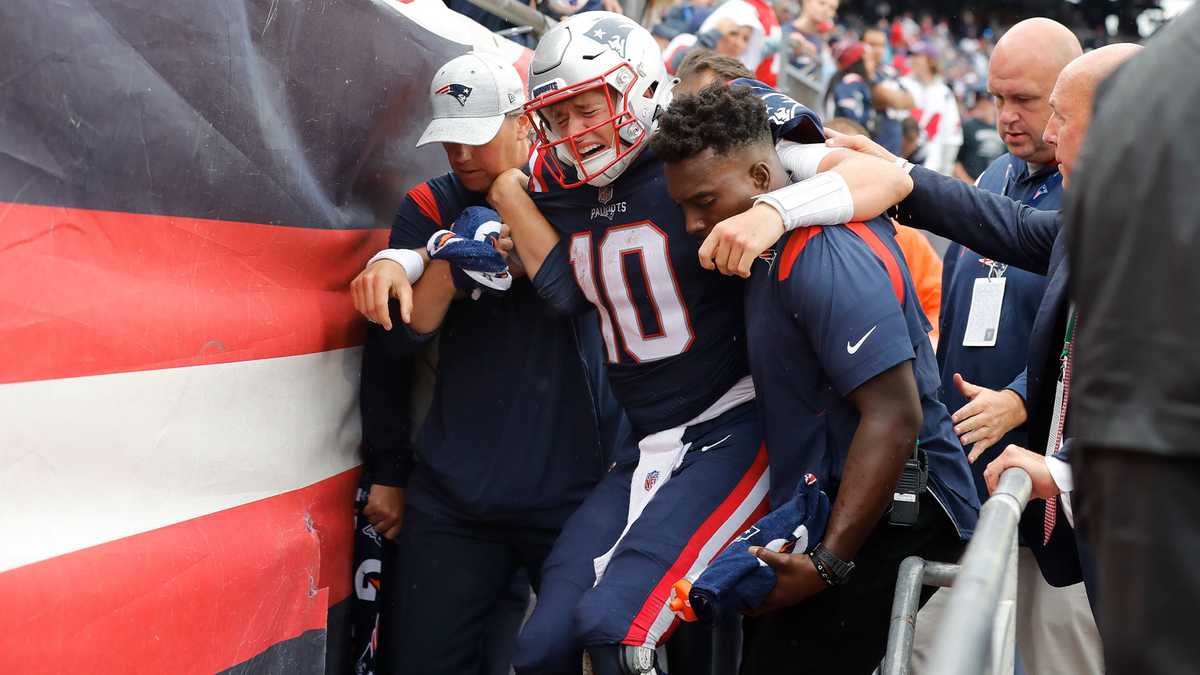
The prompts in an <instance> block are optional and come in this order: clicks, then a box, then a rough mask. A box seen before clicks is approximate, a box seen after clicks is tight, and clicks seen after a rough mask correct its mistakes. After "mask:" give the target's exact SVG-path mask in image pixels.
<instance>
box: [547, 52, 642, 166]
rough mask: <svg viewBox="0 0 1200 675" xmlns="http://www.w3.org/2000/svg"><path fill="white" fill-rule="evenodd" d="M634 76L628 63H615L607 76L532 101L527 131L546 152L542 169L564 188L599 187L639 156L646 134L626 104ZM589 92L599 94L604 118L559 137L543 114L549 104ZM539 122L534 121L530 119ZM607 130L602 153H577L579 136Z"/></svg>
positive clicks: (632, 87)
mask: <svg viewBox="0 0 1200 675" xmlns="http://www.w3.org/2000/svg"><path fill="white" fill-rule="evenodd" d="M637 81H638V75H637V73H635V72H634V70H633V67H632V66H631V65H630V64H628V63H624V62H623V63H619V64H617V65H616V66H613V67H612V68H611V69H609V70H608V71H607V72H605V73H603V74H601V75H599V76H597V77H594V78H591V79H588V80H584V81H582V82H579V83H576V84H573V85H571V86H570V87H566V88H564V89H555V90H552V91H549V92H547V93H545V94H543V95H541V96H538V97H536V98H534V99H533V100H531V101H530V102H529V103H528V104H527V105H526V106H525V112H526V114H527V115H528V116H529V118H530V120H529V121H530V122H531V123H532V126H533V127H534V128H535V129H537V135H538V142H539V144H540V145H541V146H542V148H543V149H544V150H553V151H554V152H546V153H545V155H544V156H545V157H546V158H547V162H546V166H547V167H548V168H549V169H550V173H551V175H553V176H554V178H555V180H557V181H558V182H559V183H560V184H561V185H562V186H563V187H564V188H574V187H578V186H580V185H583V184H585V183H591V184H592V185H604V184H607V183H608V182H611V180H612V179H615V176H611V177H608V178H607V180H606V179H605V176H604V174H605V172H607V171H609V170H610V169H612V168H613V167H615V166H617V165H618V164H620V163H621V162H622V160H624V159H626V158H627V157H629V156H630V155H632V154H634V153H636V152H638V151H639V150H640V149H641V148H642V147H644V144H643V143H642V141H643V140H644V139H645V138H646V134H647V130H646V127H645V125H643V124H642V123H641V122H639V121H638V119H637V117H636V115H634V113H633V111H632V110H630V107H629V99H630V95H631V92H632V91H633V90H634V85H635V84H636V83H637ZM589 91H600V92H601V93H603V95H604V101H605V104H606V106H607V111H608V112H607V114H606V115H605V116H604V118H603V119H602V120H600V121H599V122H597V123H596V124H593V125H591V126H589V127H587V128H585V129H582V130H580V131H578V132H576V133H574V134H570V135H567V136H562V135H560V134H559V133H558V132H556V131H554V129H553V125H551V123H550V120H549V119H547V114H546V111H547V110H548V109H549V108H550V107H551V106H553V105H556V104H559V103H563V102H564V101H567V100H569V99H572V98H574V97H576V96H578V95H580V94H583V93H585V92H589ZM535 115H536V116H537V117H539V118H540V120H539V119H535V118H534V116H535ZM605 127H608V128H609V129H611V132H612V133H611V141H610V143H611V145H610V147H607V148H604V149H603V150H599V151H593V152H592V153H590V154H587V155H585V154H584V153H583V152H581V150H580V142H581V139H582V137H584V136H586V135H588V134H590V133H592V132H594V131H596V130H598V129H603V128H605ZM564 164H566V165H569V166H572V167H574V168H575V173H576V174H577V180H575V181H568V174H567V172H566V171H565V170H564V169H565V167H564Z"/></svg>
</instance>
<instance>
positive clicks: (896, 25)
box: [448, 0, 1111, 182]
mask: <svg viewBox="0 0 1200 675" xmlns="http://www.w3.org/2000/svg"><path fill="white" fill-rule="evenodd" d="M448 4H449V5H450V7H451V8H452V9H454V10H456V11H459V12H462V13H464V14H466V15H468V16H471V17H472V18H474V19H475V20H476V21H479V22H481V23H483V24H484V25H485V26H487V27H489V28H491V29H493V30H498V31H504V32H506V33H507V34H509V35H510V37H512V38H514V39H516V40H517V41H519V42H520V41H524V42H526V43H527V44H528V45H529V46H531V47H532V45H533V36H532V34H530V33H523V32H521V28H519V27H514V26H512V25H511V24H508V23H506V22H505V21H504V20H503V19H500V18H498V17H496V16H493V15H490V14H488V13H487V12H486V11H485V10H483V9H481V8H479V7H477V6H476V5H474V4H471V3H470V2H469V1H468V0H449V3H448ZM531 4H532V5H533V6H534V7H536V8H537V9H538V10H539V11H541V12H543V13H544V14H546V15H548V16H551V17H553V18H555V19H558V20H562V19H563V18H566V17H568V16H570V15H572V14H576V13H580V12H585V11H594V10H606V11H621V12H622V13H624V14H625V15H627V16H630V17H632V18H634V19H637V20H638V21H639V22H640V23H641V24H642V25H643V26H644V27H646V28H648V29H649V30H650V31H651V33H652V34H653V35H654V37H655V38H656V39H657V40H658V42H659V45H660V47H662V50H663V58H664V60H665V61H666V65H667V69H668V71H669V72H672V73H673V72H674V71H675V70H676V69H677V68H678V67H679V65H680V64H681V63H682V61H683V59H684V58H685V57H686V55H687V54H688V53H690V52H692V51H695V50H698V49H707V50H711V51H714V52H716V53H718V54H722V55H726V56H730V57H732V58H736V59H738V60H739V61H741V62H742V63H743V64H744V65H745V66H746V67H747V68H748V69H750V71H751V72H753V73H754V74H755V77H756V78H757V79H759V80H761V81H763V82H765V83H767V84H769V85H772V86H775V87H778V88H779V89H781V90H784V91H786V92H788V93H789V94H791V96H792V97H793V98H794V99H796V100H798V101H800V102H801V103H804V104H806V105H808V107H809V108H811V109H812V110H814V111H815V112H817V113H818V114H819V115H821V117H822V119H824V120H826V121H833V120H835V119H837V118H841V119H838V120H837V123H838V124H839V125H847V124H848V123H850V124H849V125H848V126H845V127H844V128H846V129H849V130H851V131H859V130H861V131H862V132H864V133H866V134H867V135H869V136H870V137H871V138H872V139H873V140H875V141H876V142H878V143H880V144H881V145H883V146H884V147H885V148H887V149H888V150H890V151H891V152H893V153H894V154H896V155H898V156H902V157H905V158H906V159H909V160H910V161H913V162H914V163H916V164H922V165H924V166H926V167H929V168H931V169H934V170H936V171H938V172H940V173H944V174H948V175H954V176H957V177H959V178H961V179H963V180H966V181H968V182H973V181H974V180H975V179H976V178H977V177H978V176H979V174H980V173H982V171H983V169H984V168H986V167H987V165H988V164H989V163H990V162H991V161H992V160H994V159H995V158H996V157H998V156H999V155H1001V154H1002V153H1003V152H1004V146H1003V143H1002V141H1001V139H1000V137H999V135H998V134H997V133H996V131H995V126H996V119H995V115H996V112H995V107H994V105H993V103H992V101H991V97H990V96H989V95H988V93H987V88H986V81H987V67H988V62H989V60H990V58H991V54H992V50H993V48H994V47H995V42H996V39H997V37H998V36H999V35H1002V34H1003V32H1004V30H1005V29H1006V28H1007V26H1006V25H1000V24H997V23H995V22H992V21H989V20H984V19H981V18H979V17H978V16H977V15H976V13H975V12H973V11H972V10H971V9H969V8H966V9H964V10H963V11H962V12H961V13H959V14H956V15H954V16H952V17H944V16H933V15H931V14H928V13H914V12H912V11H893V10H892V9H891V8H890V7H889V6H888V5H886V4H883V5H880V6H879V7H877V8H876V10H875V13H874V15H873V16H871V17H866V16H863V15H861V14H857V13H850V12H840V11H839V0H774V1H771V0H724V1H723V2H722V1H721V0H623V1H622V2H617V0H532V2H531ZM1074 30H1075V32H1076V33H1077V34H1078V35H1079V36H1080V38H1081V41H1082V42H1083V44H1084V45H1085V46H1086V47H1088V48H1093V47H1098V46H1102V45H1103V44H1105V43H1107V42H1109V41H1110V40H1111V38H1110V37H1109V36H1108V35H1107V34H1106V33H1105V32H1104V30H1103V29H1096V28H1089V27H1084V26H1077V27H1075V28H1074Z"/></svg>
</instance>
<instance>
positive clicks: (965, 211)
mask: <svg viewBox="0 0 1200 675" xmlns="http://www.w3.org/2000/svg"><path fill="white" fill-rule="evenodd" d="M911 175H912V179H913V191H912V194H910V195H909V196H908V198H907V199H905V200H904V201H902V202H901V203H900V204H898V205H897V207H896V208H895V210H894V211H895V213H894V215H895V217H896V218H897V220H899V221H900V222H901V223H903V224H905V225H908V226H910V227H916V228H920V229H925V230H929V231H930V232H933V233H935V234H939V235H941V236H943V237H946V238H947V239H951V240H954V241H956V242H958V243H960V244H962V245H964V246H966V247H968V248H970V249H972V250H975V251H978V252H979V253H982V254H983V255H985V256H987V257H989V258H992V259H994V260H997V261H999V262H1003V263H1007V264H1009V265H1015V266H1017V267H1020V268H1022V269H1025V270H1028V271H1030V272H1033V273H1035V274H1043V275H1045V276H1046V277H1047V279H1048V281H1047V285H1046V292H1045V295H1043V296H1042V302H1041V305H1040V306H1039V307H1038V311H1037V316H1036V318H1035V319H1034V323H1033V329H1032V330H1031V331H1030V334H1029V364H1028V384H1027V394H1028V396H1027V398H1026V409H1027V410H1028V412H1029V421H1028V422H1027V423H1026V429H1027V431H1028V434H1029V439H1030V443H1031V444H1032V445H1033V446H1034V447H1032V448H1030V449H1031V450H1033V451H1034V452H1041V451H1042V450H1044V449H1045V439H1046V438H1047V436H1048V435H1049V432H1050V421H1051V418H1052V415H1053V407H1054V394H1055V386H1056V384H1057V382H1058V371H1059V355H1060V354H1061V353H1062V344H1063V334H1064V331H1065V330H1066V322H1067V311H1068V308H1069V302H1068V299H1067V265H1066V242H1065V241H1064V239H1063V238H1062V237H1060V236H1059V233H1060V231H1061V229H1062V217H1061V215H1060V213H1059V212H1058V211H1039V210H1037V209H1034V208H1032V207H1029V206H1026V205H1024V204H1021V203H1020V202H1017V201H1013V200H1012V199H1009V198H1007V197H1004V196H1001V195H997V194H993V193H990V192H986V191H984V190H979V189H976V188H973V187H971V186H969V185H967V184H965V183H963V182H962V181H960V180H957V179H955V178H951V177H949V176H943V175H941V174H939V173H937V172H936V171H930V170H928V169H926V168H924V167H919V166H918V167H914V168H913V171H912V174H911ZM1069 417H1070V416H1069V415H1068V419H1069ZM1067 450H1068V448H1067V447H1066V445H1065V443H1064V448H1063V451H1064V452H1065V451H1067ZM1059 457H1061V458H1063V459H1066V457H1065V456H1064V454H1063V453H1062V452H1060V453H1059ZM1044 513H1045V502H1043V501H1041V500H1038V501H1034V502H1031V503H1030V504H1029V506H1027V507H1026V508H1025V513H1024V515H1023V516H1022V518H1021V531H1022V533H1023V534H1024V535H1025V539H1026V540H1027V541H1028V542H1030V543H1031V547H1030V548H1031V549H1032V550H1033V553H1034V555H1035V556H1036V557H1037V560H1038V565H1039V567H1041V570H1042V575H1043V576H1044V577H1045V578H1046V581H1047V582H1049V583H1050V584H1052V585H1054V586H1067V585H1070V584H1074V583H1078V582H1079V581H1081V580H1082V578H1083V577H1082V573H1081V571H1080V566H1079V553H1078V550H1077V547H1076V544H1075V536H1074V533H1073V531H1072V530H1071V528H1070V527H1069V526H1068V525H1067V521H1066V516H1065V515H1064V513H1063V509H1059V510H1058V518H1059V523H1058V525H1056V526H1055V530H1054V535H1053V536H1052V537H1051V538H1050V543H1049V544H1048V545H1046V546H1045V547H1043V546H1042V545H1041V542H1042V519H1043V514H1044Z"/></svg>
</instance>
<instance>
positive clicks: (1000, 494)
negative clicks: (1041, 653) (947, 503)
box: [880, 468, 1033, 675]
mask: <svg viewBox="0 0 1200 675" xmlns="http://www.w3.org/2000/svg"><path fill="white" fill-rule="evenodd" d="M1032 489H1033V484H1032V482H1031V481H1030V479H1029V474H1027V473H1025V470H1024V469H1019V468H1010V469H1008V470H1006V471H1005V472H1004V473H1003V474H1001V476H1000V481H999V483H998V484H997V486H996V490H995V491H993V492H992V496H991V497H990V498H988V500H987V501H986V502H984V504H983V508H981V509H980V510H979V521H978V523H977V524H976V525H975V535H974V536H973V537H972V538H971V542H970V543H969V544H968V545H967V550H966V553H964V554H963V558H962V562H961V563H960V564H958V565H947V564H945V563H934V562H927V561H925V560H922V559H921V558H917V557H911V558H907V559H905V560H904V562H903V563H901V566H900V572H899V575H898V578H897V583H896V596H895V598H894V600H893V602H892V622H891V626H890V628H889V630H888V645H887V652H886V653H885V656H884V661H883V665H882V667H881V669H880V673H881V675H905V674H907V673H908V672H909V664H910V661H911V658H912V643H913V634H914V632H915V630H916V614H917V604H918V600H919V598H920V594H921V587H922V586H924V585H929V586H949V587H950V599H949V602H948V603H947V605H946V610H945V612H944V613H943V614H942V618H941V626H942V630H940V631H939V633H938V636H937V637H936V638H935V640H934V642H933V654H932V657H931V659H930V667H929V668H928V672H929V673H930V675H975V674H976V673H991V674H992V675H999V674H1000V673H1012V672H1013V662H1014V656H1015V654H1014V645H1015V643H1016V597H1017V524H1018V523H1019V522H1020V521H1021V512H1022V511H1024V510H1025V505H1026V504H1028V503H1029V496H1030V493H1031V491H1032Z"/></svg>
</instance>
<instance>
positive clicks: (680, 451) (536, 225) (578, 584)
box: [489, 12, 905, 674]
mask: <svg viewBox="0 0 1200 675" xmlns="http://www.w3.org/2000/svg"><path fill="white" fill-rule="evenodd" d="M529 83H530V89H531V95H532V96H533V99H532V100H531V101H530V103H529V104H528V105H527V106H526V110H527V112H528V113H529V114H530V116H531V118H533V121H534V122H535V126H537V127H538V129H539V134H540V141H541V145H542V149H541V152H540V153H539V154H538V155H537V156H536V157H535V159H534V161H533V163H532V166H531V170H530V174H529V175H528V176H526V175H525V174H524V173H523V172H519V171H509V172H506V173H505V174H503V175H501V176H500V177H499V178H497V180H496V182H495V183H493V186H492V189H491V191H490V192H489V201H490V203H492V204H493V205H494V206H495V207H496V208H497V210H498V211H499V212H500V214H501V215H502V216H503V220H504V222H505V223H507V224H508V225H509V226H510V227H511V228H512V231H513V238H514V241H515V242H516V245H517V250H518V251H519V253H520V257H521V259H522V261H523V262H524V265H525V268H526V271H527V272H528V274H529V275H530V276H531V277H532V279H533V281H534V285H535V286H536V287H537V288H538V289H539V293H541V294H542V296H543V297H544V298H545V299H547V300H548V301H550V302H551V304H552V305H553V306H555V307H557V308H558V309H561V310H566V311H579V310H581V308H583V307H585V306H586V304H585V299H586V302H590V303H591V304H592V305H593V306H594V307H595V308H596V311H597V314H598V315H599V317H600V326H601V333H602V336H603V338H604V343H605V349H606V352H607V357H608V370H609V374H610V379H611V381H612V384H613V388H614V391H615V393H616V394H617V397H618V399H619V400H620V402H621V403H622V405H623V406H624V408H625V411H626V413H627V415H628V416H629V418H630V420H631V422H632V423H633V425H634V427H635V431H636V432H637V434H638V436H639V438H641V441H640V443H639V450H640V452H639V457H638V460H637V462H636V464H635V463H633V462H629V463H626V464H623V465H618V466H616V467H614V469H613V470H611V471H610V472H609V474H608V475H607V476H606V477H605V478H604V479H603V480H602V481H601V483H600V484H599V485H598V486H597V488H596V489H595V491H594V492H593V493H592V494H591V495H590V496H589V497H588V499H587V500H586V501H585V502H584V504H583V505H582V506H581V507H580V509H579V511H578V512H576V514H575V515H574V516H572V518H571V520H570V521H569V522H568V523H567V525H566V527H565V528H564V532H563V534H562V536H561V537H560V539H559V541H558V543H557V544H556V545H555V550H554V551H553V552H552V553H551V555H550V558H549V560H548V561H547V563H546V567H545V569H544V578H543V583H542V591H541V593H540V595H539V604H538V607H537V608H536V609H535V611H534V614H533V616H532V617H531V618H530V620H529V622H528V623H527V625H526V627H525V630H524V631H523V633H522V636H521V640H520V645H519V649H518V655H517V662H516V664H515V665H516V667H517V670H518V672H521V673H542V672H555V673H561V672H573V671H577V670H578V663H579V661H578V649H579V645H582V646H583V647H584V648H586V650H587V652H588V654H589V655H590V658H591V663H592V667H593V669H594V672H596V673H600V674H606V673H614V674H615V673H631V672H632V673H643V672H650V671H651V670H652V669H653V663H654V655H653V654H654V652H653V650H654V648H655V647H656V646H657V645H658V643H659V642H660V640H661V639H662V638H663V637H664V636H665V635H667V634H668V633H669V631H670V630H671V629H672V628H673V627H674V625H675V622H676V617H675V616H674V615H673V614H672V612H671V610H670V608H669V606H668V605H667V600H668V596H669V592H670V587H671V584H672V583H674V582H675V581H676V580H677V579H679V578H681V577H683V576H687V575H688V574H691V573H694V572H696V571H698V570H700V569H702V568H703V567H704V566H705V565H706V564H707V563H708V562H709V561H710V560H711V559H712V558H713V557H714V556H715V555H716V553H718V552H719V551H720V549H721V548H722V547H723V545H724V543H725V542H726V541H728V540H729V539H730V538H732V536H733V535H734V534H736V533H737V532H739V531H741V530H743V529H745V527H746V526H747V525H749V524H750V523H752V522H754V520H756V519H757V517H758V516H760V515H762V513H763V512H764V509H765V506H766V500H765V497H766V488H767V484H768V477H767V473H766V464H767V459H766V455H765V452H764V449H763V447H762V443H761V433H760V430H759V426H758V422H757V419H756V414H755V412H756V411H755V407H754V405H753V403H752V401H753V399H754V386H753V384H752V383H751V382H750V379H749V376H748V373H749V366H748V363H747V357H746V352H745V334H744V325H743V316H742V293H743V285H742V283H741V282H740V281H739V280H736V279H730V278H728V277H722V276H721V275H717V274H712V273H710V272H708V271H706V270H705V269H704V267H702V266H701V265H700V264H697V261H698V260H701V259H703V258H704V257H705V256H707V261H706V265H705V266H706V267H709V268H712V267H714V266H715V267H717V268H719V269H722V270H725V271H729V272H739V273H743V274H746V273H748V271H749V266H750V260H746V259H745V256H744V251H745V250H748V247H749V248H753V247H754V246H756V245H757V244H756V242H754V241H743V240H741V239H738V238H736V237H734V238H730V237H728V236H727V235H726V234H725V231H726V230H727V229H730V226H729V225H728V223H730V222H733V223H734V225H735V226H736V224H737V223H738V222H739V221H741V220H745V221H747V222H751V223H753V224H754V225H755V226H756V227H757V226H759V225H762V224H763V223H766V224H767V225H768V229H769V226H772V225H773V226H775V227H777V228H778V234H776V235H775V236H774V238H773V239H771V242H768V244H769V243H773V242H774V240H775V239H778V237H779V235H780V234H782V232H783V227H784V222H785V218H786V219H787V221H788V222H792V223H799V224H807V223H808V222H809V221H812V222H840V221H839V220H838V219H839V218H840V219H841V220H848V219H850V218H851V217H858V218H867V217H871V216H874V215H877V214H878V213H880V212H882V210H883V209H884V208H885V207H886V206H888V205H890V204H891V203H893V202H894V201H895V200H896V199H897V198H898V196H897V195H894V194H892V193H890V192H888V191H886V190H885V191H880V190H878V189H876V188H875V187H874V186H875V185H876V184H877V183H876V182H875V181H874V180H873V179H874V178H876V177H877V176H878V175H879V174H880V173H881V172H882V173H896V172H899V174H900V176H899V177H898V178H897V180H898V181H901V182H902V180H903V178H905V176H903V173H902V170H901V169H900V168H899V167H896V166H893V165H889V164H887V163H886V162H881V161H878V160H875V159H873V158H866V157H863V156H859V155H854V154H853V153H832V154H831V153H828V152H826V151H825V149H824V148H823V147H820V148H819V150H821V151H822V154H821V156H820V157H818V158H815V159H813V157H812V156H810V155H807V154H805V153H801V157H800V160H801V161H804V162H808V161H813V162H815V164H816V165H818V166H819V167H820V168H829V167H831V166H833V167H835V168H834V171H835V172H836V173H834V172H828V173H824V174H821V175H819V176H816V177H815V178H814V179H812V180H810V181H804V182H803V183H801V184H799V185H801V186H802V187H801V188H800V189H799V190H796V189H794V186H793V189H792V190H791V191H790V192H789V193H788V194H786V195H783V196H781V198H779V199H777V200H776V203H775V204H774V205H771V204H767V205H761V206H755V207H754V208H751V209H749V211H748V212H747V213H743V214H740V215H736V216H733V218H731V219H729V220H727V221H725V223H718V224H717V225H716V226H715V227H714V228H713V230H712V233H711V234H710V238H709V240H708V241H707V242H706V243H705V245H704V247H703V248H702V247H700V246H699V245H698V242H697V241H696V240H695V239H693V238H692V237H689V236H687V228H688V223H687V222H686V221H685V218H684V214H683V212H682V211H681V210H680V209H679V207H678V206H677V205H676V204H674V203H673V202H672V201H671V200H670V197H669V195H668V193H667V191H666V185H665V179H664V177H663V172H662V164H661V162H659V161H658V160H657V159H656V158H655V157H654V156H653V153H651V152H646V148H647V146H648V141H649V140H650V139H651V138H652V136H653V134H654V132H655V129H656V126H657V120H658V117H659V116H660V115H661V114H662V112H663V111H664V110H665V109H666V107H667V105H668V104H669V102H670V99H671V92H670V86H671V83H670V80H669V79H668V77H667V74H666V72H665V69H664V68H663V65H662V60H661V55H660V54H659V50H658V46H657V44H656V43H655V42H654V40H653V38H652V37H651V36H650V34H649V33H648V32H647V31H646V30H645V29H643V28H641V27H640V26H638V25H637V24H636V23H635V22H633V21H631V20H629V19H627V18H625V17H623V16H620V15H614V14H608V13H603V12H589V13H584V14H580V15H578V16H576V17H574V18H572V20H571V21H570V22H567V23H565V24H560V25H559V26H557V27H556V28H554V29H553V30H551V31H550V32H548V33H547V34H546V35H545V36H544V37H543V38H542V41H541V43H539V45H538V47H537V50H536V51H535V53H534V58H533V61H532V63H531V66H530V82H529ZM764 96H765V94H764ZM773 96H774V97H777V98H776V99H775V105H774V106H773V108H772V110H773V112H772V117H773V119H774V121H775V122H776V123H777V127H778V128H782V127H784V126H786V123H788V122H790V121H792V120H793V119H795V120H797V121H804V120H809V121H810V122H811V121H812V118H811V117H809V116H808V115H805V114H804V110H803V108H802V107H801V106H798V105H796V104H794V103H792V104H791V105H780V104H779V103H780V101H779V100H778V99H783V98H785V97H782V96H780V95H778V94H777V93H773ZM764 105H766V104H764ZM809 126H813V125H812V124H810V125H809ZM811 140H819V137H817V138H813V139H811ZM897 180H893V181H884V182H883V183H884V184H890V185H894V184H895V183H896V182H897ZM732 229H733V230H734V231H737V230H738V228H737V227H733V228H732ZM760 236H762V235H760ZM764 247H765V245H764ZM564 608H572V609H573V616H571V615H567V614H565V613H564V612H565V610H564Z"/></svg>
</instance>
